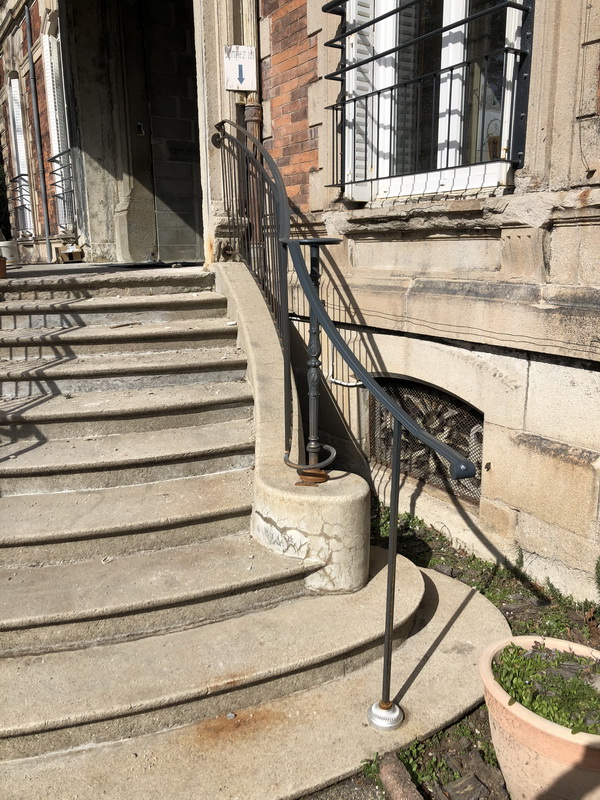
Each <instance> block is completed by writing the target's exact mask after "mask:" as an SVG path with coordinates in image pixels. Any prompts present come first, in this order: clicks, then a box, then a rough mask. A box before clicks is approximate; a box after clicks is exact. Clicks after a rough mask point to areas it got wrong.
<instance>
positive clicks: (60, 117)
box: [42, 35, 69, 156]
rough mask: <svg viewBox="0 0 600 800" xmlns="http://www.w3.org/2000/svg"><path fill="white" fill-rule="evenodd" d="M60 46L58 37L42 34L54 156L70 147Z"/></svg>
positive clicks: (49, 123)
mask: <svg viewBox="0 0 600 800" xmlns="http://www.w3.org/2000/svg"><path fill="white" fill-rule="evenodd" d="M59 48H60V45H59V42H58V40H57V39H56V37H54V36H46V35H44V36H42V57H43V63H44V77H45V83H46V102H47V107H48V126H49V130H50V146H51V151H52V155H53V156H55V155H57V154H58V153H62V152H63V151H64V150H67V149H68V148H69V139H68V134H67V119H66V110H65V98H64V90H63V81H62V70H61V63H60V49H59Z"/></svg>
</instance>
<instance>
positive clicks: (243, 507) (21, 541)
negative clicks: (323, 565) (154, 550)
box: [0, 468, 253, 554]
mask: <svg viewBox="0 0 600 800" xmlns="http://www.w3.org/2000/svg"><path fill="white" fill-rule="evenodd" d="M252 472H253V470H252V469H251V468H240V469H231V470H227V471H226V472H222V473H210V474H208V475H200V476H193V477H189V478H173V479H171V480H167V481H156V482H155V483H154V484H139V485H140V486H148V485H156V487H157V489H160V488H163V489H164V488H165V487H166V488H168V487H169V485H172V484H175V483H177V482H178V481H198V482H201V483H209V484H210V482H211V479H215V478H221V479H222V478H225V479H229V478H231V479H232V480H234V479H236V478H238V477H246V476H248V475H251V474H252ZM135 489H136V486H135V485H132V486H120V487H106V488H101V489H87V490H82V489H75V490H70V491H65V492H52V493H48V494H35V495H12V496H10V497H7V498H6V500H7V501H17V502H18V503H21V502H24V501H25V500H26V499H27V498H30V499H35V500H37V501H39V500H43V499H44V498H48V499H50V500H54V499H57V500H58V501H62V500H65V499H66V500H68V501H71V500H72V498H73V497H74V496H77V495H79V496H80V497H83V496H86V497H89V496H92V497H102V495H104V498H106V499H105V500H104V501H103V502H109V500H110V499H112V501H113V502H118V499H117V498H118V495H119V494H120V493H121V494H123V493H126V494H131V493H132V492H134V491H135ZM99 493H102V495H101V494H99ZM251 510H252V499H251V497H248V498H242V499H241V500H239V501H237V502H229V503H228V504H227V505H226V506H222V507H221V506H218V505H213V507H204V508H203V509H202V510H198V509H196V510H194V511H193V512H190V511H187V513H184V511H183V510H182V509H180V511H179V514H178V515H177V516H175V515H174V514H171V515H170V516H166V517H164V518H158V519H155V518H153V519H152V520H144V521H143V523H140V522H139V521H138V522H131V521H124V520H121V521H120V522H119V525H118V526H114V525H111V526H105V527H102V526H101V525H96V526H92V527H90V526H89V525H88V526H87V527H85V528H76V529H73V530H70V531H65V530H64V528H61V531H60V533H59V532H58V531H40V530H37V531H34V533H33V534H30V535H29V536H23V532H22V531H21V532H20V534H19V535H15V534H12V535H11V533H9V532H7V531H6V530H5V531H3V533H2V537H1V545H0V554H1V552H2V549H3V548H11V547H31V546H34V547H36V546H39V545H44V544H58V543H61V542H71V541H84V540H87V539H107V538H110V537H114V536H127V535H129V534H136V533H146V532H151V531H162V530H169V529H170V528H181V527H185V526H188V525H198V524H200V523H203V522H210V521H215V520H221V519H228V518H230V517H241V516H244V515H246V514H249V513H250V512H251Z"/></svg>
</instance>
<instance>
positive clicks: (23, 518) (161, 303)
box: [0, 268, 424, 798]
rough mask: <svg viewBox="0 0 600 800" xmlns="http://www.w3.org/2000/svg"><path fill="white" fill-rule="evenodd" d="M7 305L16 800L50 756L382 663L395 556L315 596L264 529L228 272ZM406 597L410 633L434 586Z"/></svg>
mask: <svg viewBox="0 0 600 800" xmlns="http://www.w3.org/2000/svg"><path fill="white" fill-rule="evenodd" d="M3 297H4V300H3V302H2V303H0V325H1V338H2V342H3V353H2V360H1V361H0V388H1V396H2V400H1V402H0V648H1V653H2V657H1V658H0V686H2V687H3V695H4V703H3V712H2V715H0V759H3V760H4V761H5V763H6V764H8V765H9V766H10V769H11V775H12V778H11V783H10V786H11V791H15V792H16V794H15V796H19V792H23V794H22V796H32V795H28V792H27V791H26V790H25V788H23V787H24V786H25V784H23V785H21V783H20V782H19V781H20V780H21V778H23V780H25V782H26V779H25V778H24V777H23V776H24V775H26V774H28V770H29V768H30V766H31V763H32V761H31V759H32V757H33V758H34V760H35V758H38V757H43V758H45V757H46V756H47V754H49V753H56V752H58V751H67V752H69V751H71V749H72V748H79V749H78V750H77V751H76V752H78V753H80V752H81V748H82V747H86V746H92V745H94V744H96V743H108V742H119V741H121V740H124V739H128V738H130V737H139V736H142V735H145V734H148V735H156V734H157V733H158V732H161V731H165V730H168V729H171V728H173V727H178V726H182V725H186V724H189V723H197V722H198V721H201V720H209V719H212V718H215V717H220V716H223V715H224V714H226V713H227V712H229V711H231V710H238V709H241V708H245V707H248V706H250V705H252V704H255V703H260V702H264V701H267V700H271V699H273V698H278V697H282V696H283V695H287V694H289V693H290V692H296V691H298V690H309V689H310V688H311V687H314V686H318V685H319V684H321V683H322V682H323V681H326V680H332V679H340V678H342V677H343V676H344V675H347V674H348V673H349V672H351V671H352V670H358V669H360V668H362V667H363V666H364V665H365V664H368V663H369V662H371V661H373V659H376V658H378V656H379V653H380V646H381V638H382V630H383V608H384V603H385V577H384V573H383V572H382V570H381V567H382V563H381V559H380V558H378V557H376V558H374V560H373V565H372V575H373V579H372V580H371V581H370V583H369V584H368V585H367V587H366V588H365V589H363V590H362V591H360V592H357V593H356V594H350V595H335V596H316V595H314V594H310V593H309V592H308V591H307V589H306V586H305V581H306V580H307V579H308V578H309V577H310V576H311V575H312V574H313V573H315V572H316V571H317V570H319V569H320V568H321V567H322V566H323V562H322V561H319V560H318V559H315V558H311V559H299V558H287V557H284V556H282V555H277V554H275V553H273V552H271V551H270V550H267V549H266V548H264V547H262V546H261V545H260V544H258V543H257V542H256V541H254V540H253V539H252V538H251V537H250V535H249V533H248V530H249V517H250V513H251V508H252V500H253V459H254V431H253V397H252V392H251V390H250V387H249V384H248V383H247V382H246V380H245V370H246V354H244V353H242V352H241V351H240V349H239V348H238V347H237V326H236V323H235V322H234V321H233V320H231V319H228V317H227V299H226V298H225V297H223V296H222V295H220V294H218V293H217V292H216V291H215V289H214V274H213V272H211V271H210V270H207V269H203V268H186V269H179V270H173V269H162V270H156V269H148V270H129V271H114V270H106V271H105V272H103V271H102V270H100V271H98V272H95V271H90V272H88V273H87V274H86V272H85V270H83V269H82V271H81V273H80V274H78V273H75V274H68V275H62V276H61V275H48V276H47V277H40V276H36V277H29V278H28V277H23V278H17V279H11V280H8V281H6V282H5V285H4V287H3ZM398 583H399V584H401V585H402V586H403V592H402V593H399V595H398V598H397V611H396V619H397V635H398V641H401V640H402V639H403V638H406V636H407V635H408V633H409V631H410V629H411V627H412V625H413V622H414V619H415V614H416V611H417V608H418V606H419V603H420V600H421V598H422V596H423V592H424V583H423V578H422V576H421V573H420V571H419V570H417V569H416V568H415V567H414V566H413V565H411V564H409V563H408V562H404V561H401V562H399V565H398ZM21 763H22V764H23V770H24V772H23V771H20V768H19V767H18V766H15V765H18V764H21ZM44 763H45V762H44ZM27 765H29V766H27ZM15 770H16V773H15ZM15 774H16V775H20V776H21V778H19V777H17V778H15V777H14V776H15ZM7 786H8V784H7ZM15 787H16V788H15ZM7 792H8V788H7ZM7 796H8V795H7ZM11 796H12V795H11ZM40 796H41V795H40ZM49 796H53V797H59V798H60V797H63V796H64V797H67V796H68V794H67V790H66V788H65V789H64V792H63V790H61V789H56V790H55V793H54V794H52V795H49ZM78 796H79V795H78ZM81 796H90V797H92V796H96V795H94V793H93V792H92V793H90V794H89V795H81ZM122 796H126V795H125V794H123V795H122ZM127 796H132V797H133V796H136V795H135V794H129V795H127ZM165 796H168V795H165ZM206 796H209V795H206Z"/></svg>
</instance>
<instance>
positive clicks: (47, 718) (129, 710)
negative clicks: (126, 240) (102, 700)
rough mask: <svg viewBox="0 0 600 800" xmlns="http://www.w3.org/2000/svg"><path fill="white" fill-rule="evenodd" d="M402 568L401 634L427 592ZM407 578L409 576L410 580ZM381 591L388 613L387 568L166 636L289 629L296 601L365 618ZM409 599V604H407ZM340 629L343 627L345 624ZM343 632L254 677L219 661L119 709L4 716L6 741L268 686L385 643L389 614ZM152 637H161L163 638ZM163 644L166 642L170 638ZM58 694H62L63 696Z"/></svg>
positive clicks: (0, 728)
mask: <svg viewBox="0 0 600 800" xmlns="http://www.w3.org/2000/svg"><path fill="white" fill-rule="evenodd" d="M384 557H385V556H384ZM397 572H398V574H399V575H400V576H401V579H402V580H401V582H400V583H402V582H403V583H404V585H407V584H409V588H410V594H411V595H412V596H411V598H410V601H409V600H407V599H406V598H404V597H401V596H400V594H399V593H398V594H397V595H396V604H397V608H396V619H395V625H394V628H395V630H396V631H397V632H400V631H404V632H406V633H408V630H407V629H410V627H412V620H413V619H414V615H415V613H416V611H417V608H418V605H419V604H420V602H421V599H422V597H423V594H424V590H425V589H424V583H423V578H422V577H421V573H420V571H419V570H418V568H416V567H415V566H414V565H413V564H412V563H410V562H408V561H407V559H404V558H402V557H399V558H398V562H397ZM407 576H408V577H409V580H408V581H407ZM410 579H412V580H410ZM410 584H412V585H410ZM417 587H418V588H417ZM378 594H381V602H380V603H379V602H377V606H378V608H379V606H381V611H382V612H383V609H384V607H385V572H384V571H382V570H380V571H379V574H376V575H375V576H374V577H373V579H372V580H371V581H370V582H369V583H368V584H367V586H366V587H365V588H364V589H362V590H361V591H360V592H356V593H355V594H350V595H340V594H330V595H321V596H313V597H304V598H300V599H298V600H294V601H290V602H289V603H284V604H282V605H280V606H277V607H275V608H271V609H267V610H259V611H256V612H252V613H250V614H247V615H244V616H243V617H235V618H232V619H227V620H223V621H221V622H218V623H215V624H214V625H210V626H203V627H200V628H196V629H192V630H188V631H183V632H175V633H168V634H164V639H167V638H168V639H170V640H171V642H174V641H175V640H177V639H179V638H181V637H188V636H190V635H194V636H199V637H201V638H202V637H204V634H205V632H208V634H209V639H210V634H211V633H212V631H213V630H214V629H216V628H217V626H218V628H219V633H220V635H223V632H227V631H228V630H229V629H231V630H232V631H233V635H231V634H230V635H229V639H230V640H231V641H236V640H237V637H236V635H235V630H236V628H239V627H240V626H245V625H249V624H250V625H251V624H252V622H253V620H254V621H255V623H258V624H260V623H259V622H258V620H259V617H261V622H262V623H263V624H264V622H265V620H267V627H268V628H269V629H270V630H271V632H272V631H273V630H275V628H274V626H273V620H275V623H276V624H279V626H280V627H281V628H284V627H286V626H287V625H288V623H287V621H285V622H284V621H283V620H282V619H279V620H278V617H279V618H282V617H284V616H285V617H286V618H287V615H286V614H284V613H283V612H284V611H286V610H288V609H287V608H286V606H287V607H288V608H289V607H290V606H292V605H295V607H296V609H295V610H298V609H299V608H302V609H306V610H305V611H304V613H303V615H302V616H303V619H306V617H307V615H310V613H311V611H312V612H314V613H316V615H317V616H318V617H319V618H322V617H323V615H326V614H329V616H331V612H332V604H334V603H338V604H345V605H350V606H351V607H352V605H355V606H356V610H355V613H356V614H357V618H360V619H363V618H364V614H365V605H366V603H367V602H368V597H369V595H375V596H377V595H378ZM353 601H354V602H353ZM403 602H404V606H403V605H402V603H403ZM308 604H310V605H311V606H312V608H310V607H309V605H308ZM350 613H351V612H350ZM348 617H349V612H347V611H346V612H345V615H344V618H345V619H348ZM337 630H338V631H340V629H339V628H338V629H337ZM350 630H351V631H352V633H353V634H354V639H353V641H352V642H348V639H347V634H348V632H349V631H350ZM340 635H341V637H343V642H342V638H340V641H339V642H336V643H332V642H331V638H329V639H328V641H327V648H328V649H327V651H326V652H322V651H320V652H318V653H317V652H315V653H313V654H312V655H311V656H310V657H308V658H307V657H305V656H304V654H303V655H301V654H300V653H299V652H298V653H297V654H295V655H294V656H293V658H292V659H291V660H290V658H289V653H287V654H285V655H284V654H282V655H284V658H285V657H286V656H287V663H285V664H281V663H279V664H277V665H276V666H275V665H274V663H273V662H269V664H268V665H266V666H260V667H256V669H255V672H253V673H252V675H251V676H240V675H236V676H231V675H229V674H228V673H227V669H226V667H225V665H223V664H219V665H216V667H215V670H216V671H218V669H219V668H220V669H221V671H222V674H221V676H220V677H219V676H218V675H215V676H214V677H213V678H212V679H209V680H206V679H205V680H204V683H202V679H201V680H200V683H201V684H202V685H196V686H195V687H194V688H193V689H178V690H175V691H173V690H172V689H171V690H170V692H169V693H168V694H164V695H163V696H160V697H159V696H153V697H152V698H148V699H146V700H138V701H136V702H130V701H127V703H125V704H124V705H123V706H122V707H117V705H115V704H113V706H112V707H108V706H109V705H110V701H108V702H107V707H106V708H105V709H103V710H92V709H90V708H89V706H88V707H87V708H86V710H85V712H84V711H79V712H69V713H66V715H64V716H63V717H60V716H59V715H58V714H57V715H56V716H55V717H54V719H52V711H51V710H50V708H49V707H48V705H45V706H44V714H43V716H44V719H43V720H37V721H35V722H34V721H30V722H25V721H23V720H22V716H21V721H20V722H19V723H17V724H14V725H10V724H9V725H6V724H5V723H4V720H0V740H1V739H12V738H15V737H19V736H27V735H30V734H36V733H49V732H52V731H56V730H61V729H65V728H67V729H68V728H72V727H80V726H82V725H86V724H94V723H98V722H108V721H111V720H121V719H124V718H127V717H130V716H132V715H140V714H144V713H146V712H152V711H159V710H160V709H166V708H171V707H174V706H179V705H183V704H186V703H191V702H194V701H196V700H202V699H204V698H209V697H212V696H217V695H222V694H223V693H225V692H227V691H228V690H234V689H236V690H239V689H241V688H243V687H248V686H257V685H261V684H265V683H267V682H269V681H270V680H276V679H277V678H278V677H286V676H291V675H294V674H299V673H302V672H306V671H309V670H311V669H314V668H316V667H318V666H319V665H325V664H328V663H331V662H332V661H335V660H338V661H339V660H341V659H343V658H344V657H345V656H346V657H349V656H350V655H351V654H354V653H360V652H364V650H365V649H369V647H373V646H375V645H377V644H378V643H381V642H382V641H383V613H382V614H381V628H379V629H377V630H375V631H373V630H369V631H368V632H362V633H360V634H359V633H358V632H357V627H356V626H346V627H345V628H344V633H343V634H341V632H340ZM151 638H152V639H154V640H156V639H158V638H161V637H151ZM273 638H274V639H275V640H277V639H278V636H277V635H275V634H273ZM140 643H143V644H144V645H145V644H146V643H147V640H145V639H141V640H134V641H131V642H120V643H117V644H102V645H99V646H98V647H96V648H92V649H85V650H76V651H71V652H59V653H50V654H48V655H46V656H44V658H43V659H42V661H43V663H44V664H45V665H46V666H45V667H44V669H48V668H49V666H48V665H49V664H51V663H52V661H53V660H55V659H57V658H61V657H63V656H67V657H73V659H74V660H79V659H82V660H84V661H90V660H93V657H94V655H97V654H98V653H99V652H101V651H105V653H109V651H110V650H112V653H111V654H110V661H111V664H112V665H114V664H115V663H116V661H115V658H118V655H116V653H118V651H119V650H120V649H121V648H123V649H125V648H133V647H135V646H136V645H138V644H140ZM152 644H155V642H154V641H153V642H152ZM163 644H165V642H164V640H163ZM398 644H399V642H398ZM202 652H204V649H202ZM303 653H304V651H303ZM24 658H26V659H27V664H28V668H29V670H31V668H32V667H31V664H32V658H31V657H24ZM34 658H35V657H34ZM294 659H295V660H294ZM19 660H20V659H19V657H14V658H9V659H6V664H11V662H12V663H13V664H16V663H17V662H18V661H19ZM35 660H38V661H39V660H40V659H39V658H35ZM211 666H212V665H211ZM80 670H81V667H80ZM77 674H79V675H81V674H82V671H79V672H78V673H77ZM113 675H114V673H113ZM121 680H123V677H121ZM11 683H12V682H11ZM92 683H93V682H92ZM38 685H39V684H38ZM157 691H159V690H157ZM56 696H60V694H59V695H56ZM88 700H89V699H88ZM22 712H24V709H22V707H21V711H20V714H22ZM6 716H8V714H6Z"/></svg>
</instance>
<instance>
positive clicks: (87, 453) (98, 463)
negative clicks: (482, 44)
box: [0, 420, 254, 497]
mask: <svg viewBox="0 0 600 800" xmlns="http://www.w3.org/2000/svg"><path fill="white" fill-rule="evenodd" d="M253 464H254V434H253V429H252V422H251V421H250V420H233V421H229V422H213V423H211V424H208V425H201V426H198V427H192V428H173V429H169V428H167V429H165V430H159V431H152V432H150V434H149V433H148V432H145V431H144V432H135V433H115V434H111V435H109V436H97V437H85V438H80V439H78V438H71V439H57V440H55V441H43V440H40V441H32V440H26V441H17V442H13V443H10V444H5V445H2V446H0V486H2V494H3V496H4V497H9V496H12V495H20V494H37V493H41V492H68V491H75V490H80V489H102V488H107V487H110V486H125V485H128V484H136V483H151V482H156V481H160V480H168V479H170V478H185V477H190V476H192V475H206V474H207V473H210V472H224V471H225V470H228V469H243V468H246V467H251V466H253Z"/></svg>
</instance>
